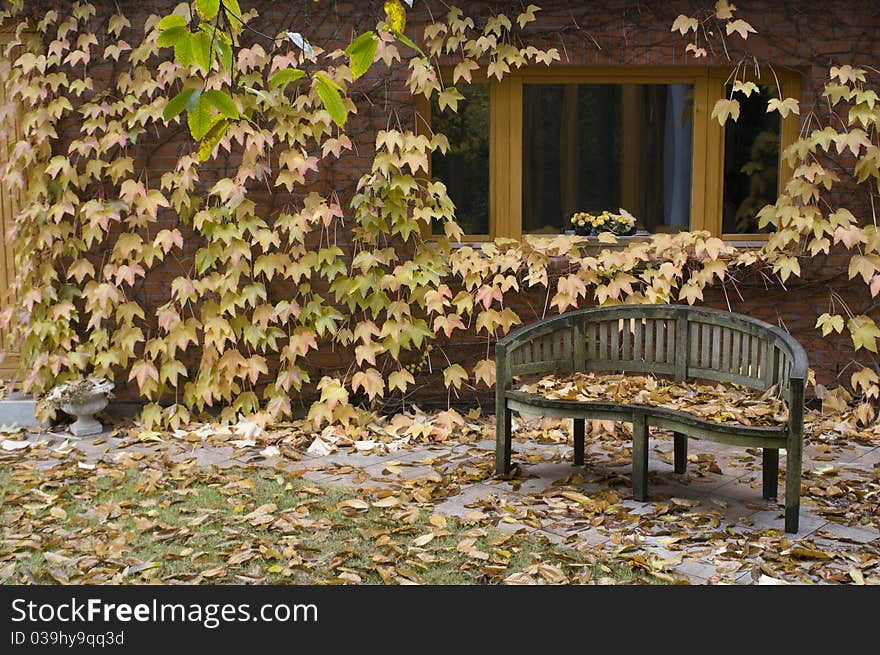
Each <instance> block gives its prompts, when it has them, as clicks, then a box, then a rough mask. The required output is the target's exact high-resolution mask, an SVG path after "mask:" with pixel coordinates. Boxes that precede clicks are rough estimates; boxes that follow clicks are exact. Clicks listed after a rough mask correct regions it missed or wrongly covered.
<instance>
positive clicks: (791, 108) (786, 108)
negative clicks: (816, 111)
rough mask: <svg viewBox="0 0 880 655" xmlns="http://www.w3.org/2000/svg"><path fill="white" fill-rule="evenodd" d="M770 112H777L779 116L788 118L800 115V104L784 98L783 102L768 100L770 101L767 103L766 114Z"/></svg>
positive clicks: (774, 99) (776, 99)
mask: <svg viewBox="0 0 880 655" xmlns="http://www.w3.org/2000/svg"><path fill="white" fill-rule="evenodd" d="M772 111H778V112H779V114H780V116H782V117H783V118H788V115H789V114H800V113H801V110H800V103H799V102H798V101H797V100H796V99H794V98H785V99H784V100H780V99H779V98H770V100H768V101H767V113H770V112H772Z"/></svg>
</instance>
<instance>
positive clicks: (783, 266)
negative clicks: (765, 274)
mask: <svg viewBox="0 0 880 655" xmlns="http://www.w3.org/2000/svg"><path fill="white" fill-rule="evenodd" d="M773 272H774V273H778V274H779V279H780V280H782V281H783V282H785V281H786V280H787V279H788V278H789V277H790V276H791V275H792V274H794V275H798V276H799V275H800V274H801V264H800V262H799V261H798V260H797V258H796V257H780V258H779V259H777V260H776V261H775V262H774V263H773Z"/></svg>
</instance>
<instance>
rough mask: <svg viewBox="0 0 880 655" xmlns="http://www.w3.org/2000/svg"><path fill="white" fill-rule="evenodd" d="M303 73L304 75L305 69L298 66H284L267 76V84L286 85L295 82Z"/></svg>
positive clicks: (272, 85)
mask: <svg viewBox="0 0 880 655" xmlns="http://www.w3.org/2000/svg"><path fill="white" fill-rule="evenodd" d="M303 75H305V71H301V70H300V69H298V68H285V69H283V70H280V71H278V72H277V73H275V74H274V75H273V76H272V77H270V78H269V86H271V87H276V86H287V85H288V84H290V83H291V82H296V81H297V80H298V79H300V78H301V77H302V76H303Z"/></svg>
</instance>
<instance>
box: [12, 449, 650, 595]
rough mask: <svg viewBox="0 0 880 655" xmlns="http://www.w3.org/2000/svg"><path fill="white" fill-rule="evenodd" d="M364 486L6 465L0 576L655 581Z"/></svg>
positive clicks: (43, 579)
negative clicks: (12, 468)
mask: <svg viewBox="0 0 880 655" xmlns="http://www.w3.org/2000/svg"><path fill="white" fill-rule="evenodd" d="M387 493H390V492H387ZM360 494H361V495H359V493H358V492H357V491H355V490H340V489H337V488H331V487H327V486H322V485H319V484H314V483H310V482H308V481H305V480H302V479H300V478H295V477H290V476H284V475H280V474H278V473H277V472H271V471H268V470H262V469H261V470H253V469H227V470H223V471H218V470H213V471H212V470H203V469H190V470H184V471H166V470H159V469H150V468H146V469H137V468H129V469H125V470H118V469H112V468H109V467H106V468H103V469H99V470H97V471H83V470H81V469H78V468H76V467H73V466H70V467H67V468H62V467H56V468H55V469H51V470H49V471H42V472H41V471H35V470H33V469H19V470H15V471H10V470H4V471H0V508H2V510H0V525H2V538H3V541H2V545H0V581H5V582H9V583H16V582H35V583H52V582H60V583H67V582H71V583H121V584H131V583H144V582H148V583H209V584H210V583H266V584H277V583H290V584H345V583H362V584H411V583H416V584H440V585H450V584H456V585H457V584H494V583H500V582H503V581H505V580H507V581H518V582H530V581H536V582H552V583H585V582H590V581H592V582H596V581H599V582H601V583H614V584H627V583H648V582H654V581H655V580H653V579H651V578H649V577H647V576H645V575H644V574H643V573H641V572H639V571H633V570H632V569H630V568H628V567H622V568H621V567H612V566H609V565H607V564H606V563H603V562H600V561H597V560H596V559H595V557H593V556H592V554H591V553H589V552H578V551H574V550H571V549H567V548H564V547H559V546H555V545H553V544H551V543H550V542H549V541H547V540H546V539H539V538H536V537H533V536H529V535H527V534H525V533H515V534H512V533H509V532H503V531H501V530H498V529H497V528H496V527H494V526H492V525H490V524H488V523H487V522H480V521H465V520H459V519H454V518H445V517H442V516H439V515H436V514H434V513H433V512H432V507H431V506H430V505H419V504H417V503H415V502H413V501H408V500H405V499H403V500H402V499H400V498H398V497H396V496H392V495H388V496H385V497H384V498H379V497H377V496H376V495H375V494H374V495H372V496H370V495H366V494H365V493H364V492H360Z"/></svg>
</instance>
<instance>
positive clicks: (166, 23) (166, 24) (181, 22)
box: [156, 14, 186, 32]
mask: <svg viewBox="0 0 880 655" xmlns="http://www.w3.org/2000/svg"><path fill="white" fill-rule="evenodd" d="M156 27H158V28H159V29H160V30H162V31H163V32H164V31H165V30H170V29H171V28H172V27H186V19H185V18H184V17H183V16H178V15H177V14H171V15H170V16H165V18H163V19H162V20H160V21H159V24H158V25H157V26H156Z"/></svg>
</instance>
